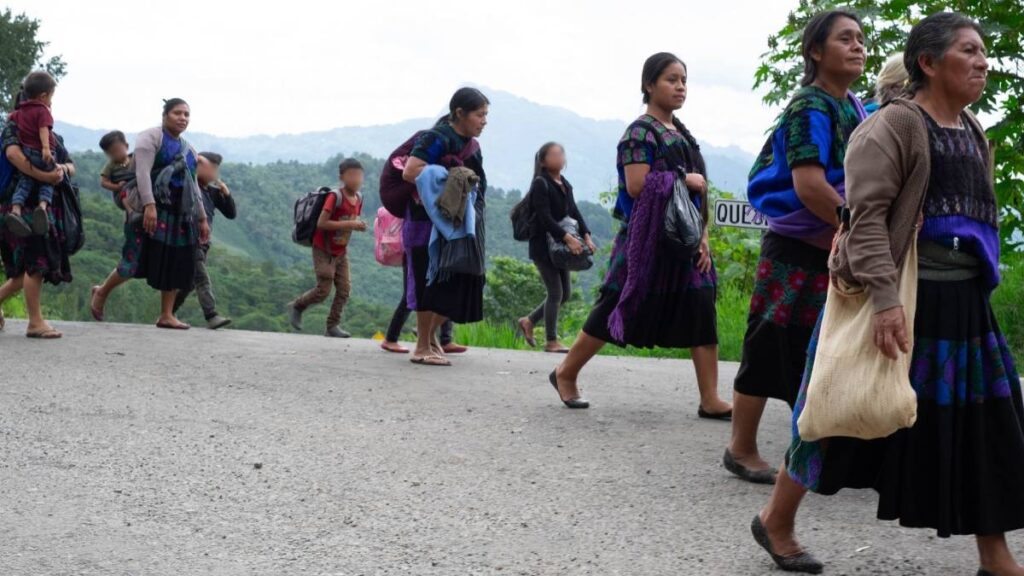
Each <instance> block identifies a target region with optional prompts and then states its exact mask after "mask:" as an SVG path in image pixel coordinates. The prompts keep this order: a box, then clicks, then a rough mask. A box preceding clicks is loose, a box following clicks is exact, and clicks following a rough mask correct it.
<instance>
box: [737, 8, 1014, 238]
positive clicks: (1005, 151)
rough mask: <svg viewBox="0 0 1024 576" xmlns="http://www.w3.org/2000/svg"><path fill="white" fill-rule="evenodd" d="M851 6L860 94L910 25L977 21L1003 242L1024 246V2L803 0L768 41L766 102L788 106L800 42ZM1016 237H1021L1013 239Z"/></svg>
mask: <svg viewBox="0 0 1024 576" xmlns="http://www.w3.org/2000/svg"><path fill="white" fill-rule="evenodd" d="M832 8H847V9H849V10H852V11H853V12H855V13H856V14H858V15H859V16H860V17H861V18H862V20H863V23H864V34H865V37H866V41H867V65H866V67H865V74H864V76H862V77H861V79H860V81H859V82H858V83H857V85H856V87H855V90H857V91H858V92H859V93H861V94H867V93H870V92H871V87H872V86H873V85H874V81H875V78H876V77H877V75H878V72H880V71H881V68H882V64H883V63H884V62H885V59H886V58H887V57H888V56H889V55H890V54H893V53H895V52H900V51H902V50H903V47H904V46H905V44H906V40H907V36H908V34H909V32H910V28H911V27H912V26H913V25H914V24H915V23H917V22H918V21H920V20H921V19H922V18H924V17H925V16H927V15H929V14H933V13H936V12H942V11H956V12H960V13H962V14H964V15H965V16H968V17H970V18H972V19H974V20H975V21H977V22H978V23H979V24H980V25H981V27H982V29H983V31H984V34H983V36H984V40H985V45H986V47H987V49H988V56H989V64H990V65H991V69H990V70H989V80H988V86H987V87H986V89H985V93H984V94H983V95H982V97H981V99H980V100H979V101H978V102H977V103H975V105H974V106H973V109H974V110H975V111H976V112H982V113H985V114H986V115H988V117H990V118H992V119H993V120H994V121H993V123H991V126H990V127H989V128H988V137H989V139H990V140H991V141H992V143H993V145H994V146H995V149H996V154H995V163H996V195H997V198H998V200H999V203H1000V205H1001V206H1002V208H1003V214H1002V218H1003V226H1002V234H1003V241H1004V243H1005V244H1006V245H1008V246H1009V245H1012V244H1020V243H1021V241H1022V240H1021V238H1020V235H1019V231H1020V230H1021V228H1022V224H1024V216H1022V215H1024V108H1022V106H1024V9H1022V8H1021V3H1020V1H1019V0H986V1H983V2H978V1H976V0H917V1H911V0H848V1H838V2H837V1H832V0H800V2H799V5H798V6H797V8H796V9H795V10H794V11H793V12H791V13H790V14H789V18H788V19H787V21H786V24H785V26H783V27H782V29H780V30H779V31H778V32H776V33H775V34H772V35H771V36H769V37H768V51H767V52H765V53H764V54H763V55H762V57H761V65H760V66H759V67H758V69H757V72H756V73H755V76H754V87H755V88H762V87H763V88H767V89H768V92H767V93H766V95H765V97H764V101H765V102H766V103H768V104H779V103H782V102H785V101H786V100H787V99H788V98H789V95H790V94H792V93H793V91H794V90H796V88H797V86H798V84H799V80H800V76H801V74H802V70H803V66H802V61H801V58H800V40H801V34H802V31H803V28H804V26H805V25H806V24H807V22H808V21H809V20H810V18H811V17H812V16H813V15H814V14H817V13H819V12H821V11H823V10H828V9H832ZM1015 233H1016V234H1017V236H1016V237H1014V234H1015Z"/></svg>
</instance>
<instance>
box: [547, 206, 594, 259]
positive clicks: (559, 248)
mask: <svg viewBox="0 0 1024 576" xmlns="http://www.w3.org/2000/svg"><path fill="white" fill-rule="evenodd" d="M558 225H559V226H561V227H562V230H565V233H566V234H571V235H572V236H573V237H575V238H576V239H577V240H579V241H580V243H581V244H582V243H583V239H582V238H580V233H579V224H578V223H577V222H576V220H575V219H573V218H570V217H569V216H566V217H565V218H562V220H561V221H560V222H559V223H558ZM547 236H548V255H549V256H550V257H551V264H552V265H553V266H554V267H555V268H558V269H559V270H569V271H571V272H582V271H584V270H590V269H591V268H593V266H594V254H593V252H591V251H590V248H588V247H587V246H586V245H584V246H583V252H580V253H579V254H573V253H572V251H571V250H569V245H568V244H566V243H565V242H563V241H562V239H561V238H555V237H554V236H552V235H551V234H548V235H547Z"/></svg>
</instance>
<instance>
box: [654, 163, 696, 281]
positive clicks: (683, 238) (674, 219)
mask: <svg viewBox="0 0 1024 576" xmlns="http://www.w3.org/2000/svg"><path fill="white" fill-rule="evenodd" d="M662 232H663V233H662V238H663V240H664V242H665V245H666V246H667V247H668V248H669V250H671V251H672V253H673V254H675V255H676V256H678V257H679V258H680V259H682V260H686V261H689V260H692V259H693V256H694V254H696V253H697V250H698V249H699V248H700V240H701V237H702V236H703V234H704V218H702V217H701V215H700V210H698V209H697V206H696V205H695V204H694V203H693V200H691V199H690V192H689V191H688V190H687V189H686V184H685V183H684V182H683V179H682V178H677V179H676V182H675V185H674V186H673V188H672V197H671V198H669V202H668V204H667V205H666V206H665V224H664V228H663V230H662Z"/></svg>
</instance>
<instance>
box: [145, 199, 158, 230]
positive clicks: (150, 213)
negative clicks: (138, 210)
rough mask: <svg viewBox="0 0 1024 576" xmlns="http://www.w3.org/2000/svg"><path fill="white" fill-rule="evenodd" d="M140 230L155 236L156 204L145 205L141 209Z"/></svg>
mask: <svg viewBox="0 0 1024 576" xmlns="http://www.w3.org/2000/svg"><path fill="white" fill-rule="evenodd" d="M142 229H143V230H145V231H146V234H149V235H150V236H152V235H154V234H156V204H146V207H145V209H143V211H142Z"/></svg>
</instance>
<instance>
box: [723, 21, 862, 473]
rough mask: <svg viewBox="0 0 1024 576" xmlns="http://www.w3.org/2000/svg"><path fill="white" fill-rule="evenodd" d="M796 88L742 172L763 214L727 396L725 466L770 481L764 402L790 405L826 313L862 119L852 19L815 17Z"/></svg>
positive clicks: (856, 25) (858, 37)
mask: <svg viewBox="0 0 1024 576" xmlns="http://www.w3.org/2000/svg"><path fill="white" fill-rule="evenodd" d="M803 57H804V77H803V80H802V81H801V84H802V87H801V88H800V89H799V90H797V92H796V94H794V95H793V98H792V99H791V100H790V102H789V104H788V105H787V106H786V109H785V110H784V111H783V112H782V115H781V116H780V117H779V120H778V122H777V123H776V126H775V129H774V130H773V131H772V133H771V135H770V136H769V138H768V142H766V143H765V146H764V150H763V151H762V152H761V154H760V155H759V156H758V158H757V160H756V161H755V163H754V167H753V169H752V170H751V173H750V182H749V185H748V188H747V196H748V197H749V199H750V203H751V204H753V205H754V206H755V207H756V208H757V209H758V210H760V211H761V212H762V213H763V214H765V215H766V216H768V232H767V233H766V234H765V235H764V238H763V239H762V241H761V257H760V261H759V262H758V266H757V281H756V284H755V286H754V293H753V296H752V297H751V299H750V312H749V315H748V317H747V333H746V336H745V337H744V339H743V360H742V363H741V365H740V369H739V372H738V373H737V375H736V380H735V383H734V391H733V403H734V414H733V421H732V440H731V442H730V444H729V446H728V447H727V448H726V450H725V455H724V457H723V464H724V465H725V468H726V469H727V470H729V471H730V472H732V473H733V474H736V475H737V476H739V477H740V478H742V479H744V480H747V481H749V482H755V483H763V484H770V483H773V482H774V481H775V469H774V467H772V466H771V465H769V464H768V463H767V462H766V461H765V460H764V459H763V458H761V454H760V452H759V450H758V446H757V429H758V427H759V426H760V423H761V415H762V413H763V412H764V408H765V404H766V403H767V401H768V399H769V398H776V399H779V400H784V401H786V402H787V403H788V404H789V405H790V406H792V405H793V403H794V402H795V401H796V394H797V390H799V388H800V378H801V375H802V374H803V368H804V363H805V360H806V356H807V343H808V342H809V341H810V338H811V331H812V329H813V328H814V323H815V322H816V321H817V319H818V315H819V314H820V313H821V310H822V308H823V307H824V306H825V294H826V291H827V289H828V264H827V263H828V248H829V246H830V245H831V241H832V236H833V235H834V234H835V231H836V227H837V225H838V220H837V216H836V208H837V207H838V206H839V205H841V204H842V203H843V196H844V194H845V188H844V184H843V182H844V176H843V174H844V173H843V158H844V156H845V154H846V146H847V142H849V138H850V134H852V133H853V130H854V128H856V127H857V125H858V124H860V122H861V121H862V120H863V119H864V117H865V116H866V113H865V112H864V108H863V106H861V104H860V102H859V101H858V100H857V98H856V97H855V96H854V95H853V94H852V93H851V92H850V86H852V85H853V83H854V82H856V81H857V79H858V78H860V76H861V74H863V72H864V58H865V54H864V35H863V33H862V32H861V27H860V21H859V20H858V18H857V17H856V16H855V15H854V14H852V13H850V12H845V11H842V10H835V11H829V12H823V13H821V14H818V15H817V16H815V17H814V18H812V19H811V21H810V22H809V23H808V24H807V27H806V28H804V32H803Z"/></svg>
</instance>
